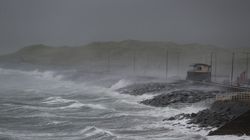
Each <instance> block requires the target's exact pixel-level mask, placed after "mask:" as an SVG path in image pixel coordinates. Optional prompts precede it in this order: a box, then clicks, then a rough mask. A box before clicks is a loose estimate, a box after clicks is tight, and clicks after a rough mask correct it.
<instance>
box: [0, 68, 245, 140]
mask: <svg viewBox="0 0 250 140" xmlns="http://www.w3.org/2000/svg"><path fill="white" fill-rule="evenodd" d="M136 82H138V81H136V79H129V78H128V79H118V78H107V77H105V78H103V79H101V78H99V79H98V78H95V79H93V80H91V78H87V80H84V78H83V79H82V80H76V81H74V80H73V79H70V78H65V76H64V75H63V74H58V73H56V72H55V71H39V70H33V71H25V70H15V69H3V68H1V69H0V96H1V98H0V139H1V140H112V139H114V140H116V139H117V140H150V139H152V140H192V139H194V140H205V139H222V138H225V139H248V138H249V137H246V136H241V137H237V136H206V135H207V134H208V132H209V131H208V130H207V129H201V128H199V127H192V128H187V124H186V122H185V119H184V120H181V121H179V120H178V121H177V120H173V121H163V119H165V118H168V117H171V116H175V115H177V114H180V113H196V112H198V111H200V110H203V109H204V108H206V105H201V104H189V105H182V106H179V107H171V106H167V107H153V106H148V105H144V104H141V103H140V102H141V101H143V100H145V99H150V98H152V96H154V95H152V94H145V95H142V96H133V95H129V94H120V93H119V91H118V90H117V89H120V88H126V86H128V85H133V84H135V83H136ZM174 124H178V125H174Z"/></svg>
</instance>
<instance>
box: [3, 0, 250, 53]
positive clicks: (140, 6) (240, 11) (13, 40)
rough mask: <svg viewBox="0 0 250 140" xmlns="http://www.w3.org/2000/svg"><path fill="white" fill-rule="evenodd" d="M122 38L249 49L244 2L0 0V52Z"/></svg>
mask: <svg viewBox="0 0 250 140" xmlns="http://www.w3.org/2000/svg"><path fill="white" fill-rule="evenodd" d="M125 39H138V40H155V41H174V42H177V43H201V44H214V45H218V46H222V47H250V0H0V53H7V52H11V51H14V50H16V49H18V48H21V47H23V46H27V45H31V44H39V43H43V44H47V45H53V46H61V45H71V46H77V45H83V44H86V43H89V42H92V41H111V40H112V41H117V40H125Z"/></svg>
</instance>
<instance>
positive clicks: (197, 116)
mask: <svg viewBox="0 0 250 140" xmlns="http://www.w3.org/2000/svg"><path fill="white" fill-rule="evenodd" d="M227 90H229V89H227V88H223V87H218V86H213V85H206V84H203V83H194V82H188V81H178V82H174V83H146V84H135V85H131V86H128V87H125V88H122V89H119V90H118V91H119V92H120V93H121V94H129V95H134V96H140V95H143V94H154V95H155V96H154V97H153V98H151V99H146V100H143V101H141V102H140V103H141V104H145V105H149V106H154V107H167V106H173V105H178V104H185V105H188V104H190V105H191V104H193V103H197V102H202V101H206V100H208V99H210V100H212V103H211V104H209V105H208V106H207V109H205V110H201V111H199V112H197V113H191V114H187V113H181V114H178V115H176V116H172V117H169V118H166V119H164V120H163V121H176V120H183V119H186V120H188V121H187V124H188V125H192V124H194V125H197V126H199V127H200V128H219V127H221V126H223V125H224V124H226V123H228V122H230V121H231V120H233V119H235V118H237V117H238V116H239V115H241V114H243V113H245V112H247V111H248V110H249V106H248V105H246V104H244V103H239V102H225V101H215V97H216V95H219V94H223V93H225V92H226V91H227Z"/></svg>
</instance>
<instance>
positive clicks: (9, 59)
mask: <svg viewBox="0 0 250 140" xmlns="http://www.w3.org/2000/svg"><path fill="white" fill-rule="evenodd" d="M246 50H247V51H248V50H249V49H245V48H242V50H240V51H242V52H246ZM233 51H236V50H234V49H225V48H219V47H216V46H212V45H200V44H177V43H173V42H153V41H137V40H124V41H120V42H111V41H110V42H93V43H90V44H87V45H84V46H78V47H66V46H65V47H51V46H46V45H42V44H39V45H32V46H28V47H24V48H22V49H20V50H19V51H17V52H15V53H12V54H8V55H3V56H0V63H1V64H3V63H4V64H35V65H46V66H66V67H80V68H82V69H91V70H92V69H93V68H94V69H95V70H100V71H107V70H112V71H119V70H123V71H132V69H135V70H134V71H136V72H137V73H140V72H144V73H145V72H146V71H148V73H150V71H151V72H155V71H157V72H160V73H164V71H165V69H166V62H167V63H168V71H169V73H174V74H178V73H185V71H186V70H187V69H189V65H190V64H192V63H207V64H210V63H211V53H213V54H212V63H214V64H215V63H216V65H218V63H219V65H221V64H223V65H225V66H223V70H224V69H230V63H231V57H232V52H233ZM238 52H239V50H238ZM215 53H216V55H215ZM238 54H240V53H238ZM237 58H239V60H242V63H244V62H243V61H244V59H245V58H244V54H240V55H237ZM166 60H167V61H166ZM220 63H221V64H220ZM134 65H135V66H134ZM177 70H178V71H177ZM217 71H222V68H217Z"/></svg>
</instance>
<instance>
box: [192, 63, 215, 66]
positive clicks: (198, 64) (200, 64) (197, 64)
mask: <svg viewBox="0 0 250 140" xmlns="http://www.w3.org/2000/svg"><path fill="white" fill-rule="evenodd" d="M190 66H192V67H197V66H206V67H211V65H208V64H203V63H195V64H192V65H190Z"/></svg>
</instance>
